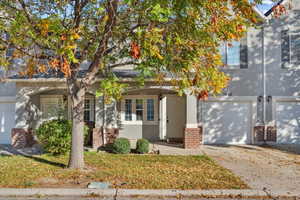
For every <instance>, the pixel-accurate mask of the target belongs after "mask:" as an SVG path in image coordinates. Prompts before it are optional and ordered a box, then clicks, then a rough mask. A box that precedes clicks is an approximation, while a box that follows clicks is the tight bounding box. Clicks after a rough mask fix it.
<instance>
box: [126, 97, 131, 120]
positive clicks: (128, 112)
mask: <svg viewBox="0 0 300 200" xmlns="http://www.w3.org/2000/svg"><path fill="white" fill-rule="evenodd" d="M125 121H132V99H125Z"/></svg>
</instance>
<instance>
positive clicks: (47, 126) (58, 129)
mask: <svg viewBox="0 0 300 200" xmlns="http://www.w3.org/2000/svg"><path fill="white" fill-rule="evenodd" d="M84 129H85V130H86V127H85V128H84ZM36 135H37V137H38V140H39V142H40V143H41V144H42V146H43V149H44V150H45V151H46V152H48V153H50V154H52V155H59V154H64V153H67V152H69V151H70V149H71V141H72V122H71V121H69V120H65V119H55V120H50V121H45V122H44V123H42V124H41V125H40V126H39V128H38V129H37V130H36ZM86 136H87V131H84V137H86Z"/></svg>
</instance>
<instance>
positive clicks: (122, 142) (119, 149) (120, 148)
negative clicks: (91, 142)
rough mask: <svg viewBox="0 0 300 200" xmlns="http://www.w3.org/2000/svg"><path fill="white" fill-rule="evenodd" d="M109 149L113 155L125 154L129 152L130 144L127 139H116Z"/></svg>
mask: <svg viewBox="0 0 300 200" xmlns="http://www.w3.org/2000/svg"><path fill="white" fill-rule="evenodd" d="M111 148H112V152H113V153H120V154H126V153H129V152H130V142H129V140H128V139H127V138H117V139H116V140H115V141H114V143H113V144H112V146H111Z"/></svg>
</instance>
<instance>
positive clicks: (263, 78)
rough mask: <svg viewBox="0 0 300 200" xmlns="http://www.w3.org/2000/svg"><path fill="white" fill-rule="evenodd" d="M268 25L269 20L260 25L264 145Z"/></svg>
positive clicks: (265, 133) (265, 138) (265, 134)
mask: <svg viewBox="0 0 300 200" xmlns="http://www.w3.org/2000/svg"><path fill="white" fill-rule="evenodd" d="M268 24H269V20H268V19H266V21H265V23H264V24H263V25H262V81H263V126H264V143H266V141H267V119H266V115H267V103H268V101H267V87H266V83H267V76H266V63H265V58H266V52H265V26H267V25H268Z"/></svg>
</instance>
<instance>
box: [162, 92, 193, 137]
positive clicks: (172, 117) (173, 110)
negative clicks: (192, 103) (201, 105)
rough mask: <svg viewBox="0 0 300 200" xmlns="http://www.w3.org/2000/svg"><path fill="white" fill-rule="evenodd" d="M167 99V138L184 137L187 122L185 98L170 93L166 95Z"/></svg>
mask: <svg viewBox="0 0 300 200" xmlns="http://www.w3.org/2000/svg"><path fill="white" fill-rule="evenodd" d="M166 100H167V102H166V104H167V105H166V108H167V109H166V116H167V117H166V121H167V123H166V127H167V131H166V138H171V139H182V138H183V132H184V127H185V123H186V105H185V104H186V103H185V98H184V97H180V96H177V95H169V96H166ZM195 109H196V108H195Z"/></svg>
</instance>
